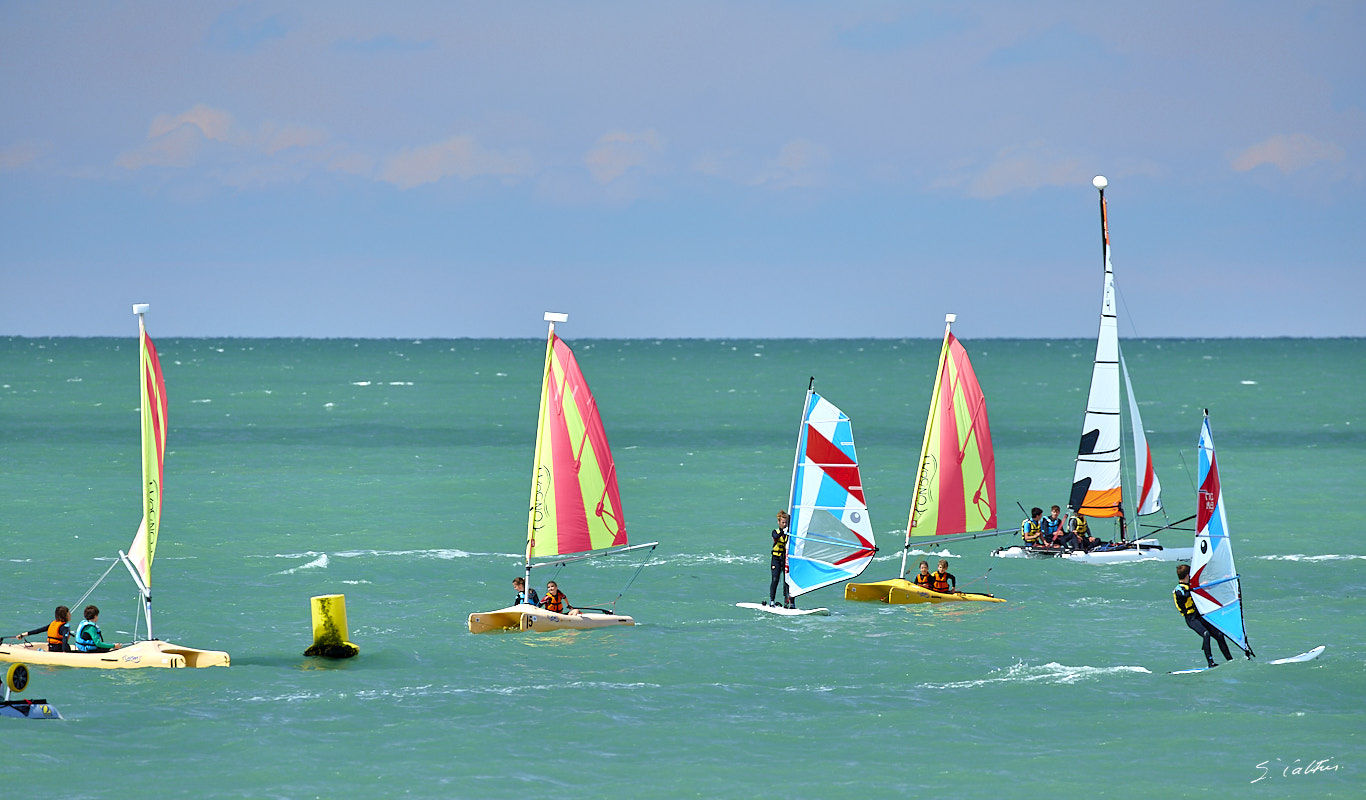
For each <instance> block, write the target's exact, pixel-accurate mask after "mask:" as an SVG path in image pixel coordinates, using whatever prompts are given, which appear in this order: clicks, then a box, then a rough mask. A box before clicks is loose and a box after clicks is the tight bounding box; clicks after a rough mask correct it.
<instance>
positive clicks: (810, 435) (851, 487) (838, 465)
mask: <svg viewBox="0 0 1366 800" xmlns="http://www.w3.org/2000/svg"><path fill="white" fill-rule="evenodd" d="M806 458H807V460H809V461H810V462H811V463H813V464H816V465H817V466H819V467H820V469H821V471H822V472H824V473H825V474H826V475H829V476H830V477H831V478H832V479H833V480H834V481H835V483H838V484H839V485H840V486H842V487H844V491H846V492H848V493H849V494H850V495H852V496H853V497H855V498H857V499H858V501H859V502H860V503H864V504H865V505H867V501H865V500H864V499H863V486H862V481H861V480H860V479H859V474H858V464H855V463H854V460H853V459H851V458H849V456H848V455H846V454H845V452H844V451H843V450H841V449H839V448H838V447H836V446H835V444H834V443H833V442H831V441H830V440H829V439H827V438H825V436H824V435H823V434H822V433H821V432H820V431H818V430H816V427H815V426H814V425H811V424H810V423H808V424H807V426H806Z"/></svg>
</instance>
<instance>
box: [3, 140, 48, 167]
mask: <svg viewBox="0 0 1366 800" xmlns="http://www.w3.org/2000/svg"><path fill="white" fill-rule="evenodd" d="M50 149H52V147H51V145H49V144H48V143H47V142H19V143H18V144H13V145H10V146H9V147H6V148H5V149H3V150H0V172H3V171H8V170H14V169H19V168H20V167H24V166H28V165H29V164H32V163H33V162H34V161H37V160H38V159H39V158H40V157H41V156H42V155H43V154H44V153H46V152H47V151H48V150H50Z"/></svg>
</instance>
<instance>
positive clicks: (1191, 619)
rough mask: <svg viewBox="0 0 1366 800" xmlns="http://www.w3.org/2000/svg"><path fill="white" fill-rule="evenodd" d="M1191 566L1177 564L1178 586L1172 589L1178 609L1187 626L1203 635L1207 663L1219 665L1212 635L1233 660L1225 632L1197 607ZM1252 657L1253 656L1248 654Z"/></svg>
mask: <svg viewBox="0 0 1366 800" xmlns="http://www.w3.org/2000/svg"><path fill="white" fill-rule="evenodd" d="M1190 576H1191V568H1190V565H1189V564H1177V565H1176V581H1177V583H1176V588H1175V589H1173V590H1172V595H1173V596H1174V597H1175V598H1176V610H1177V611H1180V612H1181V616H1182V617H1183V618H1184V619H1185V620H1186V627H1188V628H1190V629H1191V630H1193V631H1195V632H1196V633H1197V634H1199V635H1200V636H1201V638H1202V639H1203V641H1202V642H1201V647H1203V648H1204V651H1205V663H1207V664H1209V665H1210V666H1211V667H1217V666H1219V665H1218V664H1216V663H1214V656H1213V655H1212V654H1211V653H1210V649H1209V640H1210V638H1211V637H1213V638H1214V640H1215V641H1217V642H1218V643H1219V650H1220V651H1221V652H1223V654H1224V660H1225V661H1232V660H1233V654H1232V653H1230V652H1229V649H1228V641H1227V640H1225V639H1224V634H1222V633H1220V632H1219V631H1218V629H1216V628H1215V627H1214V626H1213V625H1210V624H1209V623H1208V622H1205V618H1204V617H1202V616H1200V612H1199V611H1198V610H1197V609H1196V608H1195V598H1193V597H1191V577H1190ZM1248 658H1252V656H1250V655H1249V656H1248Z"/></svg>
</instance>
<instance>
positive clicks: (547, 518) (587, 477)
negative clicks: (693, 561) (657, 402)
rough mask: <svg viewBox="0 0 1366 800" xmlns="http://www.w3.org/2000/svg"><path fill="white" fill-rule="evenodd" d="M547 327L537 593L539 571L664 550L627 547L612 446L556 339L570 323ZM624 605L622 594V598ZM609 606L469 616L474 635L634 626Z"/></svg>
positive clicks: (533, 532) (534, 530)
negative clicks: (587, 560)
mask: <svg viewBox="0 0 1366 800" xmlns="http://www.w3.org/2000/svg"><path fill="white" fill-rule="evenodd" d="M545 319H546V321H547V322H549V323H550V332H549V334H548V335H547V337H546V349H545V373H544V377H543V379H542V381H541V410H540V418H539V421H538V422H537V425H536V452H535V458H534V461H533V464H532V470H531V504H530V511H529V513H528V515H527V535H526V561H525V573H526V585H527V587H530V586H531V570H532V569H534V568H536V567H544V566H551V565H557V566H558V565H562V564H566V563H569V562H571V561H579V560H582V559H585V558H593V557H597V556H604V555H617V554H620V553H625V552H628V551H631V550H640V549H643V548H649V549H650V550H651V551H653V550H654V548H655V547H657V546H658V545H659V543H658V542H650V543H648V544H638V545H630V544H628V543H627V540H626V520H625V517H624V516H623V515H622V511H621V496H620V494H619V492H618V491H617V472H616V465H615V464H614V463H613V461H612V451H611V449H610V448H609V447H608V446H607V432H606V431H605V430H604V429H603V426H602V418H601V417H600V416H599V415H598V405H597V401H596V400H594V399H593V393H592V392H591V391H589V389H588V382H587V381H586V380H584V377H583V373H582V372H581V371H580V370H579V364H578V361H577V360H575V358H574V353H573V351H571V350H570V349H569V345H567V344H565V343H564V340H562V339H560V338H559V337H558V336H556V335H555V323H556V322H565V321H567V320H568V319H569V316H568V315H567V314H557V313H554V312H547V313H546V315H545ZM647 555H648V554H647ZM641 566H642V567H643V566H644V562H642V563H641ZM637 573H639V569H637ZM633 580H634V578H633ZM628 585H629V584H628ZM623 591H624V590H623ZM620 597H621V595H620V594H618V595H617V598H618V599H620ZM610 605H611V606H612V608H598V609H578V610H575V611H574V612H573V613H566V614H562V613H558V612H555V611H549V610H547V609H544V608H540V607H537V606H533V605H529V604H526V603H522V604H518V605H513V606H509V607H507V608H500V609H498V610H497V611H485V612H478V613H474V614H470V616H469V628H470V633H492V632H497V631H556V630H564V629H582V628H606V627H614V626H620V625H634V624H635V620H634V619H632V618H631V617H628V616H626V615H625V614H618V613H616V611H615V606H616V601H615V600H614V601H612V603H611V604H610Z"/></svg>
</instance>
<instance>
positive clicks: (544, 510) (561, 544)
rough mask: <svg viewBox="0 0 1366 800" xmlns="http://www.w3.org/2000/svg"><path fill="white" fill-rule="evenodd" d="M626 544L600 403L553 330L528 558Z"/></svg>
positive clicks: (548, 348) (538, 440)
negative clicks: (599, 412)
mask: <svg viewBox="0 0 1366 800" xmlns="http://www.w3.org/2000/svg"><path fill="white" fill-rule="evenodd" d="M626 543H627V540H626V523H625V519H624V518H623V517H622V513H621V496H620V493H619V492H618V490H617V475H616V466H615V464H614V463H613V461H612V451H611V449H610V448H609V447H608V445H607V433H606V431H605V430H603V426H602V419H601V418H600V417H599V416H598V407H597V402H596V401H595V400H594V399H593V393H592V392H591V391H589V389H588V382H587V381H586V380H584V377H583V373H582V372H581V371H580V370H579V365H578V362H577V361H576V360H575V359H574V353H573V351H571V350H570V349H569V345H567V344H565V343H564V341H563V340H561V339H560V338H559V337H558V336H556V335H555V334H554V333H553V332H552V333H551V334H550V336H549V339H548V341H547V346H546V369H545V380H544V383H543V384H542V386H541V416H540V424H539V427H538V429H537V432H536V460H535V467H534V471H533V478H532V507H531V514H530V520H529V522H528V530H527V556H528V557H529V558H538V557H546V556H557V555H564V554H568V553H582V552H587V551H591V550H601V549H604V548H608V547H615V546H617V545H624V544H626Z"/></svg>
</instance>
